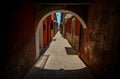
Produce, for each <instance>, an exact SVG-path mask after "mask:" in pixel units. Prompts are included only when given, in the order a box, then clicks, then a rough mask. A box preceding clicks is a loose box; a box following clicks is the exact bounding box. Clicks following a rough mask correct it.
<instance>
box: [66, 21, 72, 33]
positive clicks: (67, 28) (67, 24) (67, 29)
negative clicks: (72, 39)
mask: <svg viewBox="0 0 120 79" xmlns="http://www.w3.org/2000/svg"><path fill="white" fill-rule="evenodd" d="M71 23H72V19H68V20H67V22H66V32H68V33H71Z"/></svg>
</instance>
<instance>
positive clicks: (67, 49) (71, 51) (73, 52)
mask: <svg viewBox="0 0 120 79" xmlns="http://www.w3.org/2000/svg"><path fill="white" fill-rule="evenodd" d="M65 50H66V53H67V54H68V55H77V51H76V50H75V49H73V48H72V47H65Z"/></svg>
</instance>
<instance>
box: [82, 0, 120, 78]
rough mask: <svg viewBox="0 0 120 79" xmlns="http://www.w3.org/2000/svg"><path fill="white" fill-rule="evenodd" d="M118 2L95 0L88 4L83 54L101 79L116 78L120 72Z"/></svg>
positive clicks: (119, 10) (119, 14) (86, 61)
mask: <svg viewBox="0 0 120 79" xmlns="http://www.w3.org/2000/svg"><path fill="white" fill-rule="evenodd" d="M119 5H120V4H119V2H118V1H115V0H96V2H95V3H93V4H91V6H90V7H89V11H88V25H87V26H88V28H87V30H86V31H84V32H83V33H84V38H83V41H82V42H83V43H82V49H81V57H82V59H83V60H84V61H85V63H86V64H87V65H88V66H89V67H90V68H91V69H92V70H93V72H94V73H95V74H96V76H98V77H99V78H100V79H114V78H115V76H118V75H117V74H118V72H120V71H118V69H119V67H120V66H119V57H120V55H119V48H118V47H119V44H120V35H119V33H120V26H119V25H120V22H119V21H120V13H119V12H120V8H119Z"/></svg>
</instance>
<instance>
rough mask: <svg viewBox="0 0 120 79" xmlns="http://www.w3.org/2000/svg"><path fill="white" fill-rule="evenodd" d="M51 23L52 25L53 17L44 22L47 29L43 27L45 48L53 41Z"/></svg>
mask: <svg viewBox="0 0 120 79" xmlns="http://www.w3.org/2000/svg"><path fill="white" fill-rule="evenodd" d="M50 23H51V15H49V16H48V17H47V18H45V19H44V20H43V25H44V24H45V29H44V26H43V47H45V46H46V45H47V44H48V43H49V42H50V40H51V38H50Z"/></svg>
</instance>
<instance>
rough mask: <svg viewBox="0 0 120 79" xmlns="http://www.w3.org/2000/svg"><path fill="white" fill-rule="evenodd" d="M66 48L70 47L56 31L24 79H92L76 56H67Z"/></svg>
mask: <svg viewBox="0 0 120 79" xmlns="http://www.w3.org/2000/svg"><path fill="white" fill-rule="evenodd" d="M66 48H71V45H70V44H69V43H68V41H67V40H66V39H64V38H63V37H62V35H61V34H60V32H59V31H58V32H57V34H56V35H55V37H54V38H53V40H52V42H51V43H50V45H49V47H48V49H47V50H46V51H45V53H44V54H43V55H42V56H41V57H40V58H39V59H38V61H37V62H36V63H35V65H34V66H33V67H32V68H31V70H30V71H29V72H28V74H27V75H26V76H25V79H94V76H93V74H92V72H91V71H90V70H89V69H88V68H87V67H86V66H85V64H84V63H83V62H82V60H81V59H80V58H79V57H78V56H77V55H69V54H68V53H69V52H68V53H67V51H66Z"/></svg>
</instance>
